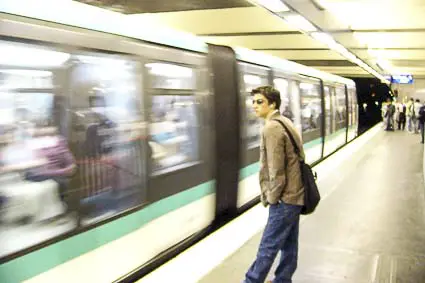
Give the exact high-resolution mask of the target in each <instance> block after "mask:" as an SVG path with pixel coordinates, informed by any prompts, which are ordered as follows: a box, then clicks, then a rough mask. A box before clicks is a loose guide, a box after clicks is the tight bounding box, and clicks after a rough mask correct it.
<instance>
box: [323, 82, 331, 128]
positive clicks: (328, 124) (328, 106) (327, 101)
mask: <svg viewBox="0 0 425 283" xmlns="http://www.w3.org/2000/svg"><path fill="white" fill-rule="evenodd" d="M324 91H325V116H326V118H325V119H326V120H325V123H326V135H329V134H331V133H333V125H332V123H333V121H332V96H331V90H330V87H329V86H325V87H324Z"/></svg>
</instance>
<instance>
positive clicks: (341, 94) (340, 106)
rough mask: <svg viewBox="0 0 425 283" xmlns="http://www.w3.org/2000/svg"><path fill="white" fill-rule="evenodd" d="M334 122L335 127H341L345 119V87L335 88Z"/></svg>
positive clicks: (343, 125)
mask: <svg viewBox="0 0 425 283" xmlns="http://www.w3.org/2000/svg"><path fill="white" fill-rule="evenodd" d="M335 98H336V103H335V104H336V109H335V110H336V111H335V115H336V123H337V129H341V128H344V127H345V123H346V119H347V117H346V116H347V105H346V101H345V89H344V88H341V87H337V88H336V95H335Z"/></svg>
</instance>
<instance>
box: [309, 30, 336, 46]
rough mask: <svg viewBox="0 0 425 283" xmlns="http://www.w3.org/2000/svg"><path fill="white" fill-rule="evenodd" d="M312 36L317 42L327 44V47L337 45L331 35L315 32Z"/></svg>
mask: <svg viewBox="0 0 425 283" xmlns="http://www.w3.org/2000/svg"><path fill="white" fill-rule="evenodd" d="M311 36H312V37H313V38H314V39H316V40H318V41H320V42H322V43H325V44H327V45H335V44H336V42H335V40H334V39H333V38H332V36H330V35H329V34H327V33H324V32H313V33H311Z"/></svg>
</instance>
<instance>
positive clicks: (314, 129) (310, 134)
mask: <svg viewBox="0 0 425 283" xmlns="http://www.w3.org/2000/svg"><path fill="white" fill-rule="evenodd" d="M299 87H300V94H301V120H302V121H301V122H302V133H303V141H304V142H309V141H312V140H314V139H317V138H319V137H320V136H321V125H322V122H321V119H322V102H321V94H320V85H319V84H316V83H309V82H301V83H300V85H299Z"/></svg>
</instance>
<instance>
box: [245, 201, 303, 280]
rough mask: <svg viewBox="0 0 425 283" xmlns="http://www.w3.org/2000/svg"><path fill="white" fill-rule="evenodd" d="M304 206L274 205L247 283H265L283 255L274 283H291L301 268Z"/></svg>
mask: <svg viewBox="0 0 425 283" xmlns="http://www.w3.org/2000/svg"><path fill="white" fill-rule="evenodd" d="M301 208H302V207H301V206H298V205H291V204H285V203H283V202H282V203H278V204H272V205H270V208H269V218H268V220H267V225H266V228H265V229H264V232H263V237H262V238H261V243H260V247H259V249H258V253H257V258H256V259H255V261H254V263H253V264H252V265H251V267H250V268H249V270H248V272H247V273H246V275H245V281H244V282H245V283H263V282H264V280H265V279H266V276H267V274H268V273H269V271H270V268H271V267H272V265H273V262H274V260H275V258H276V256H277V253H278V252H279V251H280V252H281V257H280V262H279V265H278V267H277V269H276V272H275V278H274V280H273V282H274V283H291V282H292V275H293V274H294V272H295V270H296V269H297V261H298V231H299V223H300V212H301Z"/></svg>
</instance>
